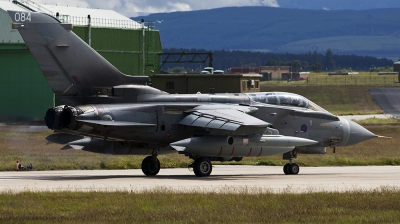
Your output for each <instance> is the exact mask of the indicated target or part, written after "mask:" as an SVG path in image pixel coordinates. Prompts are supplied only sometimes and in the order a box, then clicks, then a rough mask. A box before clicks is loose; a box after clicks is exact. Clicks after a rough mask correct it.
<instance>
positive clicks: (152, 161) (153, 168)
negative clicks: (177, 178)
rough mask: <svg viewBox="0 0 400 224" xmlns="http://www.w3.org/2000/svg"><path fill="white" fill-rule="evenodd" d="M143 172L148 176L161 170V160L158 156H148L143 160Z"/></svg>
mask: <svg viewBox="0 0 400 224" xmlns="http://www.w3.org/2000/svg"><path fill="white" fill-rule="evenodd" d="M142 172H143V173H144V174H145V175H146V176H155V175H157V174H158V172H160V161H159V160H158V158H157V156H147V157H146V158H144V160H143V161H142Z"/></svg>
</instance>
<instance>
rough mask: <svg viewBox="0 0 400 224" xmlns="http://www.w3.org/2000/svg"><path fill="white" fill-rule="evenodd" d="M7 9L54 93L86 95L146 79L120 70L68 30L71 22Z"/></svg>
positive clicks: (141, 82) (58, 95) (15, 27)
mask: <svg viewBox="0 0 400 224" xmlns="http://www.w3.org/2000/svg"><path fill="white" fill-rule="evenodd" d="M8 13H9V15H10V16H11V19H12V21H13V24H12V27H13V29H18V31H19V32H20V34H21V36H22V38H23V39H24V41H25V44H26V45H27V46H28V48H29V50H30V51H31V52H32V54H33V56H34V57H35V59H36V61H37V63H38V64H39V67H40V69H41V70H42V72H43V74H44V76H45V78H46V80H47V81H48V83H49V84H50V86H51V88H52V90H53V92H54V93H55V94H56V96H57V97H68V96H74V97H86V96H91V95H94V94H93V91H94V90H96V91H97V92H99V90H100V91H101V90H102V89H103V90H106V89H110V87H113V86H118V85H124V84H141V85H143V84H145V83H146V81H147V80H148V77H147V76H128V75H124V74H122V73H121V72H120V71H119V70H118V69H117V68H115V67H114V66H113V65H111V64H110V63H109V62H108V61H107V60H106V59H104V58H103V57H102V56H101V55H100V54H98V53H97V52H96V51H95V50H93V49H92V48H91V47H90V46H89V45H87V44H86V43H85V42H84V41H83V40H81V39H80V38H79V37H78V36H77V35H76V34H75V33H74V32H72V31H71V29H72V24H62V23H61V22H60V21H59V20H57V19H56V18H54V17H52V16H50V15H47V14H42V13H35V12H17V11H8ZM97 94H98V93H97Z"/></svg>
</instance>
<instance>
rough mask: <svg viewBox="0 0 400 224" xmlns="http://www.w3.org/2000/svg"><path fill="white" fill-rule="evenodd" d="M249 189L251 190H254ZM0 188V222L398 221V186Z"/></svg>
mask: <svg viewBox="0 0 400 224" xmlns="http://www.w3.org/2000/svg"><path fill="white" fill-rule="evenodd" d="M249 190H252V192H250V191H249ZM253 190H255V189H247V188H244V189H243V192H241V193H228V192H227V193H196V192H192V193H177V192H171V191H168V190H153V191H148V192H143V193H135V192H37V193H36V192H22V193H17V194H7V193H3V194H0V222H1V223H127V222H128V223H299V222H302V223H398V222H399V221H400V212H399V211H400V203H398V200H397V199H398V198H400V191H399V190H398V189H388V188H380V189H376V190H373V191H370V192H357V191H355V192H345V193H338V192H318V193H317V192H309V193H305V194H289V193H282V194H273V193H269V192H257V191H255V192H254V191H253Z"/></svg>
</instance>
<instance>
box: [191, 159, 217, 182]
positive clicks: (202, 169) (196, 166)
mask: <svg viewBox="0 0 400 224" xmlns="http://www.w3.org/2000/svg"><path fill="white" fill-rule="evenodd" d="M189 167H191V168H193V171H194V174H195V175H196V176H198V177H206V176H210V174H211V172H212V164H211V160H210V159H208V158H205V157H199V158H197V159H195V160H194V162H193V163H192V164H191V165H189Z"/></svg>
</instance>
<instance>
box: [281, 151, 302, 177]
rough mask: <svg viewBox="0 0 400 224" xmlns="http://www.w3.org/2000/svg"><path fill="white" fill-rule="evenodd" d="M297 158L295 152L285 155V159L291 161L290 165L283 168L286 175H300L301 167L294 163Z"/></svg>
mask: <svg viewBox="0 0 400 224" xmlns="http://www.w3.org/2000/svg"><path fill="white" fill-rule="evenodd" d="M295 158H297V153H296V151H295V150H293V151H290V152H287V153H284V154H283V159H289V163H286V164H285V165H284V166H283V172H284V173H285V174H286V175H293V174H298V173H299V171H300V167H299V165H297V163H295V162H294V159H295Z"/></svg>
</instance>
